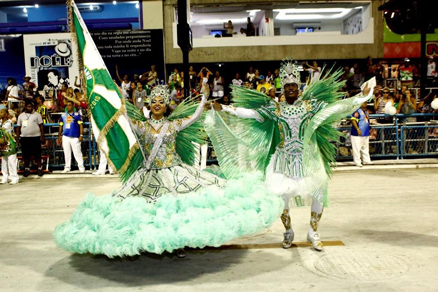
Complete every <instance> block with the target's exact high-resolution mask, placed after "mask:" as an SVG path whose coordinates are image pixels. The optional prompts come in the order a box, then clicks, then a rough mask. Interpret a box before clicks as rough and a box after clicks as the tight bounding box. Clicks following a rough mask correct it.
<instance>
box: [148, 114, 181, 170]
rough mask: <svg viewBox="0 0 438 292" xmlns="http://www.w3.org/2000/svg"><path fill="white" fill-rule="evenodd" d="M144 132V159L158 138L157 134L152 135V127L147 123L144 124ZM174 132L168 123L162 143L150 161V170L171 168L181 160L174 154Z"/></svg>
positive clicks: (173, 128) (171, 125) (149, 153)
mask: <svg viewBox="0 0 438 292" xmlns="http://www.w3.org/2000/svg"><path fill="white" fill-rule="evenodd" d="M144 127H145V131H144V134H143V135H142V136H143V137H142V139H143V141H144V151H145V155H146V157H147V156H149V155H151V152H152V149H153V147H154V145H155V141H156V140H157V138H158V137H159V134H157V133H153V132H152V131H151V130H152V127H151V126H150V125H149V123H148V122H145V123H144ZM176 134H177V132H176V130H175V127H174V126H173V124H171V123H170V125H169V128H168V129H167V132H166V134H165V135H164V137H163V141H162V143H161V145H160V148H159V149H158V152H157V154H156V156H155V158H154V160H153V161H152V164H151V168H152V169H160V168H168V167H171V166H175V165H179V164H180V163H181V159H180V157H179V156H178V154H177V153H176V149H175V143H176Z"/></svg>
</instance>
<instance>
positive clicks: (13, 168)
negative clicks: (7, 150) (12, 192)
mask: <svg viewBox="0 0 438 292" xmlns="http://www.w3.org/2000/svg"><path fill="white" fill-rule="evenodd" d="M2 174H3V178H2V180H3V181H7V180H8V178H9V179H10V180H18V173H17V154H12V155H8V156H3V157H2Z"/></svg>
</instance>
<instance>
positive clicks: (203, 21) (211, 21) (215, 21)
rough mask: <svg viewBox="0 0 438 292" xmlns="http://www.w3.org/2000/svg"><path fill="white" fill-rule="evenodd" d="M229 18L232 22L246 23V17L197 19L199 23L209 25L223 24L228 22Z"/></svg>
mask: <svg viewBox="0 0 438 292" xmlns="http://www.w3.org/2000/svg"><path fill="white" fill-rule="evenodd" d="M228 20H231V22H232V23H245V22H246V21H247V20H246V17H245V18H235V19H229V18H222V19H219V18H216V19H201V20H198V21H196V23H197V24H205V25H209V24H222V23H226V22H228Z"/></svg>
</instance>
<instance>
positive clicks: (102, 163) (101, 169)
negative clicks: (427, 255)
mask: <svg viewBox="0 0 438 292" xmlns="http://www.w3.org/2000/svg"><path fill="white" fill-rule="evenodd" d="M107 165H108V160H107V159H106V156H105V154H104V153H103V152H102V151H100V156H99V168H98V169H97V171H98V172H101V173H105V172H106V166H107ZM108 170H109V172H110V173H113V172H114V170H113V168H112V167H111V165H108Z"/></svg>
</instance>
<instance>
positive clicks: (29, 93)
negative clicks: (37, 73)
mask: <svg viewBox="0 0 438 292" xmlns="http://www.w3.org/2000/svg"><path fill="white" fill-rule="evenodd" d="M23 80H24V82H23V84H22V86H23V97H24V98H32V97H33V96H34V90H35V89H36V87H37V86H36V84H35V83H33V82H30V80H31V77H30V76H25V77H24V78H23Z"/></svg>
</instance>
